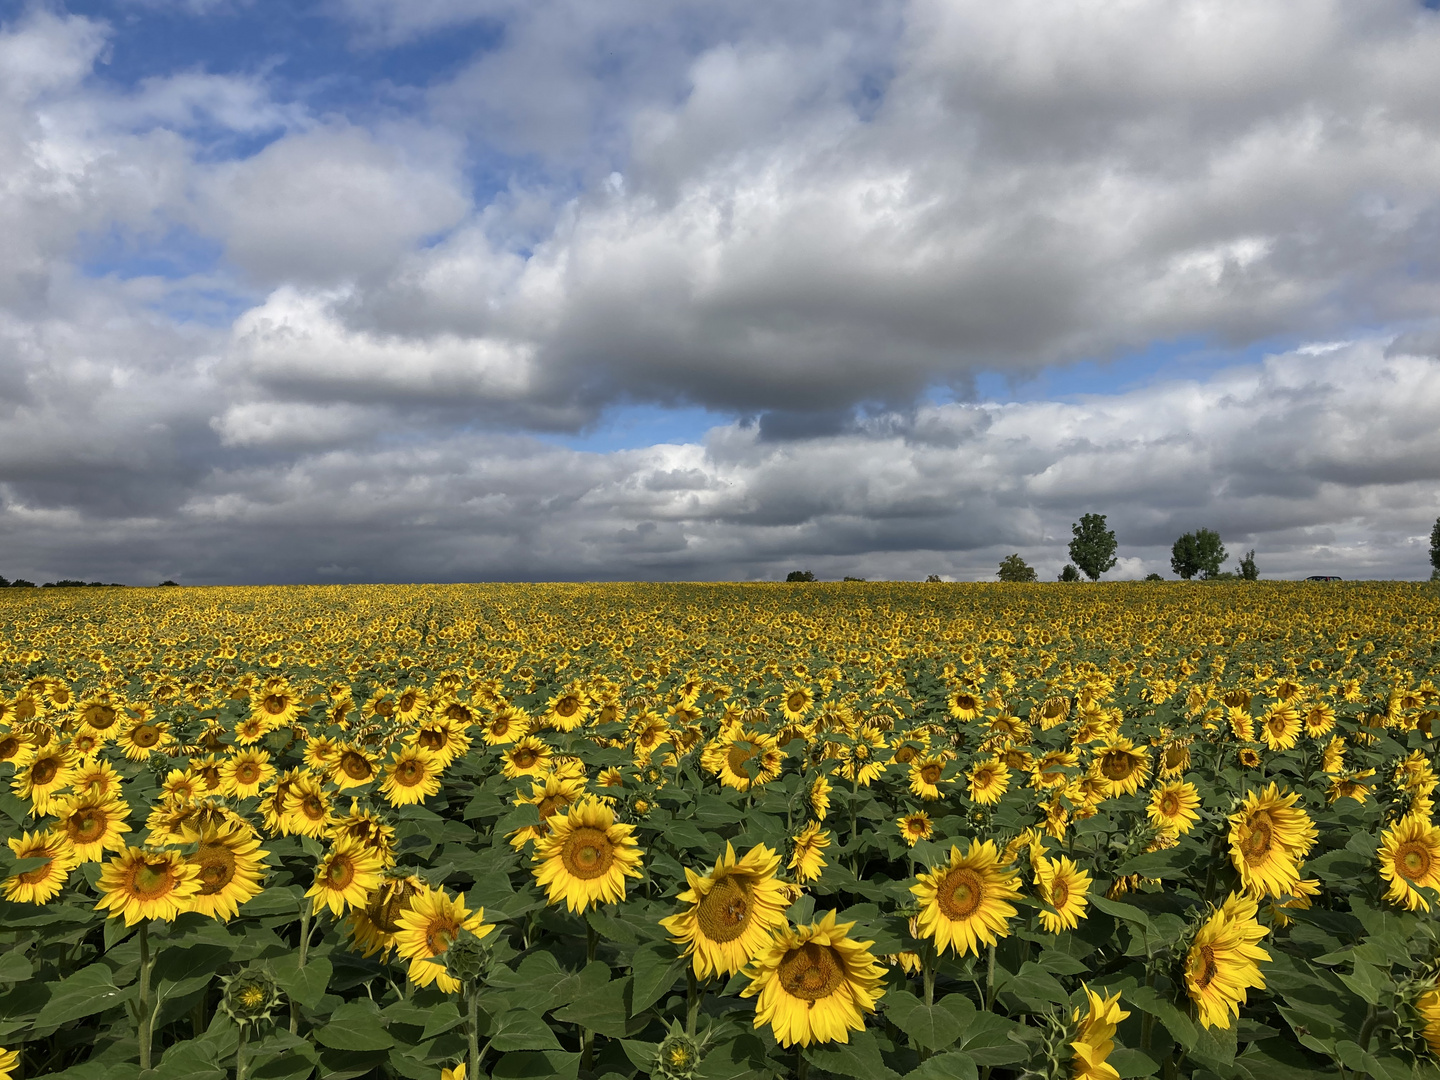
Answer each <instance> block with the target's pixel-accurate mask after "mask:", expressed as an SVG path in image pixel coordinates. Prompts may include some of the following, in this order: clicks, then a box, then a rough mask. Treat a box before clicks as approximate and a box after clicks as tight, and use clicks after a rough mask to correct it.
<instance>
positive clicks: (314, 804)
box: [300, 795, 327, 821]
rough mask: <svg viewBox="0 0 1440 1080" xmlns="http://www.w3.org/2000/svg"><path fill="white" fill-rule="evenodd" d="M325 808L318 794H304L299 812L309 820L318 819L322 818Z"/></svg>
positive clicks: (323, 801)
mask: <svg viewBox="0 0 1440 1080" xmlns="http://www.w3.org/2000/svg"><path fill="white" fill-rule="evenodd" d="M326 810H327V807H326V806H325V800H324V799H322V798H320V796H319V795H306V796H305V798H304V799H303V800H302V801H301V803H300V812H301V813H302V814H304V815H305V816H306V817H307V818H309V819H310V820H311V821H319V820H321V819H322V818H324V816H325V812H326Z"/></svg>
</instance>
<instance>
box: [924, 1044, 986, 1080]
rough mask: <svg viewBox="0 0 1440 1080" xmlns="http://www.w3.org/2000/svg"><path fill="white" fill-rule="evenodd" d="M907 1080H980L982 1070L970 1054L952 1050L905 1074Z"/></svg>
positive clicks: (937, 1055)
mask: <svg viewBox="0 0 1440 1080" xmlns="http://www.w3.org/2000/svg"><path fill="white" fill-rule="evenodd" d="M905 1080H980V1070H979V1069H978V1068H977V1067H976V1065H975V1059H974V1058H972V1057H971V1056H970V1055H969V1054H965V1053H961V1052H960V1051H959V1050H952V1051H950V1052H949V1053H946V1054H936V1055H935V1056H934V1057H932V1058H931V1059H930V1060H929V1061H927V1062H925V1063H924V1064H922V1065H921V1066H920V1067H919V1068H918V1069H911V1070H910V1071H909V1072H908V1073H906V1074H905Z"/></svg>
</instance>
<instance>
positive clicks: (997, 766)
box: [965, 758, 1010, 806]
mask: <svg viewBox="0 0 1440 1080" xmlns="http://www.w3.org/2000/svg"><path fill="white" fill-rule="evenodd" d="M965 775H966V776H967V777H968V778H969V780H970V798H971V799H972V800H973V801H975V802H976V803H978V804H979V805H981V806H994V805H995V804H996V803H997V802H999V801H1000V799H1001V797H1002V796H1003V795H1004V794H1005V792H1006V790H1007V789H1008V788H1009V787H1010V770H1009V769H1007V768H1006V767H1005V763H1004V762H1002V761H1000V760H999V759H998V758H988V759H986V760H985V761H979V762H976V764H975V766H974V768H972V769H971V770H970V771H969V772H968V773H966V774H965Z"/></svg>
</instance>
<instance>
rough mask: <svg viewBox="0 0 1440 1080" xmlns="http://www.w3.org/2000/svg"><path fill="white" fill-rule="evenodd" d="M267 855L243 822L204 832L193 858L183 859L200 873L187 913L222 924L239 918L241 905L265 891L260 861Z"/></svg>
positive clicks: (234, 822)
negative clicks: (193, 913) (202, 916)
mask: <svg viewBox="0 0 1440 1080" xmlns="http://www.w3.org/2000/svg"><path fill="white" fill-rule="evenodd" d="M269 854H270V853H269V852H268V851H265V850H263V849H262V848H261V847H260V839H259V837H257V836H256V835H255V831H254V830H253V829H251V828H250V827H249V826H248V825H246V824H245V823H244V822H241V821H234V820H227V821H224V822H221V823H220V824H218V825H211V826H209V827H208V828H206V829H205V830H204V832H202V833H201V834H200V840H199V844H198V846H197V847H196V849H195V852H194V854H192V855H187V856H186V857H185V861H186V862H187V863H189V864H190V865H191V866H193V867H195V868H196V869H197V870H198V871H199V873H200V876H199V882H200V887H199V889H198V890H197V891H196V893H195V895H194V896H192V897H191V898H190V910H191V911H196V912H199V913H200V914H201V915H208V916H210V918H212V919H218V920H220V921H221V922H226V921H228V920H230V919H233V918H234V917H235V916H236V915H238V914H240V905H241V904H243V903H244V902H245V901H246V900H249V899H251V898H252V897H255V896H259V895H260V892H261V890H262V889H263V888H264V885H263V883H262V882H263V879H264V875H265V867H264V865H263V864H262V862H261V860H263V859H264V858H265V857H266V856H267V855H269Z"/></svg>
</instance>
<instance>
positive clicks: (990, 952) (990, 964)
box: [985, 942, 995, 1012]
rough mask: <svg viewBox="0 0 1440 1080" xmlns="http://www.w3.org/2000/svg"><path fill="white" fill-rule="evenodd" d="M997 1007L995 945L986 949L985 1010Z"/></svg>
mask: <svg viewBox="0 0 1440 1080" xmlns="http://www.w3.org/2000/svg"><path fill="white" fill-rule="evenodd" d="M994 1007H995V945H994V943H993V942H992V943H991V944H990V947H989V948H987V949H986V950H985V1011H986V1012H990V1011H991V1010H993V1009H994Z"/></svg>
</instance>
